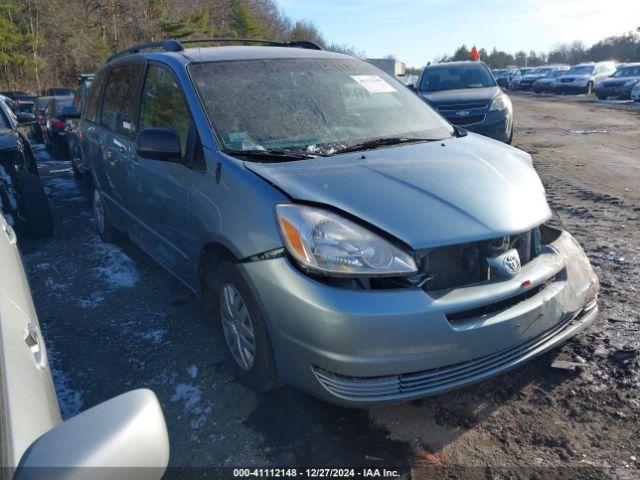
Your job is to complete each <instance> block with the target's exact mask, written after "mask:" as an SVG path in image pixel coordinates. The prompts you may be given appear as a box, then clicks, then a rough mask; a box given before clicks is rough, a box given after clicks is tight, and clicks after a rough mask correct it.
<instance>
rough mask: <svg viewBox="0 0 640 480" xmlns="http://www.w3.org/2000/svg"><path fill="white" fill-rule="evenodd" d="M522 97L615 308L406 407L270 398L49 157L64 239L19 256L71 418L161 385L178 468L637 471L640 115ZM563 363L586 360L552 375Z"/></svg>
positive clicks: (45, 171)
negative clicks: (507, 363) (516, 359)
mask: <svg viewBox="0 0 640 480" xmlns="http://www.w3.org/2000/svg"><path fill="white" fill-rule="evenodd" d="M513 101H514V108H515V112H516V132H515V137H514V144H515V145H516V146H517V147H520V148H522V149H524V150H526V151H528V152H530V153H532V154H533V155H534V158H535V165H536V168H537V169H538V171H539V173H540V175H541V176H542V179H543V181H544V183H545V186H546V188H547V193H548V197H549V201H550V204H551V206H552V207H553V209H554V211H555V212H556V217H557V218H558V219H559V220H560V221H561V222H562V223H563V224H564V225H565V227H566V228H567V229H568V230H569V231H570V232H572V233H573V234H574V235H575V236H576V237H577V238H578V240H579V241H580V242H581V243H582V245H583V246H584V248H585V250H586V251H587V253H588V255H589V258H590V259H591V261H592V262H593V264H594V266H595V268H596V271H597V273H598V276H599V277H600V281H601V284H602V290H601V296H600V307H601V313H600V316H599V318H598V320H597V321H596V323H595V324H594V325H593V326H592V327H591V328H590V329H588V330H587V331H586V332H584V333H582V334H580V335H578V336H577V337H576V338H575V339H573V340H571V341H570V342H568V343H567V344H566V345H565V346H563V347H562V348H561V349H559V350H556V351H553V352H550V353H549V354H547V355H544V356H543V357H540V358H538V359H536V360H534V361H533V362H530V363H529V364H527V365H525V366H523V367H521V368H518V369H516V370H514V371H512V372H510V373H508V374H506V375H503V376H500V377H497V378H495V379H493V380H490V381H487V382H484V383H482V384H479V385H477V386H473V387H469V388H466V389H464V390H461V391H457V392H453V393H449V394H445V395H441V396H438V397H432V398H427V399H424V400H420V401H415V402H411V403H406V404H402V405H397V406H392V407H385V408H375V409H370V410H347V409H343V408H338V407H334V406H331V405H328V404H325V403H322V402H320V401H317V400H315V399H313V398H311V397H309V396H307V395H305V394H303V393H300V392H297V391H296V390H294V389H292V388H288V387H284V388H282V389H280V390H278V391H276V392H273V393H270V394H264V395H256V394H254V393H253V392H251V391H249V390H247V389H246V388H244V387H243V386H242V385H240V384H239V383H237V382H236V381H235V380H234V378H233V375H232V372H231V369H230V368H229V363H228V362H227V359H226V354H225V349H224V339H223V336H222V333H221V330H220V329H219V328H218V327H217V326H216V325H213V324H212V322H211V321H210V319H209V315H208V314H207V312H206V311H205V310H204V308H202V306H201V305H200V303H199V302H198V300H197V299H196V298H195V297H194V296H192V295H191V294H190V293H189V292H188V291H187V290H186V289H185V288H184V287H183V286H182V285H181V284H180V283H179V282H177V281H176V280H174V278H173V277H172V276H171V275H170V274H168V273H167V272H165V271H164V270H163V269H162V268H161V267H160V266H158V265H157V264H155V263H154V262H153V261H152V260H151V259H149V258H148V257H147V256H146V255H145V254H144V253H143V252H141V251H140V250H139V249H138V248H137V247H136V246H134V245H133V244H131V243H130V242H128V241H123V242H122V243H121V244H119V245H116V246H113V245H107V244H104V243H101V241H100V239H99V237H98V236H97V235H96V233H95V231H94V227H93V222H92V216H91V209H90V203H89V198H88V196H87V193H86V191H85V190H84V188H83V186H82V184H80V183H78V182H77V181H76V180H74V178H73V174H72V171H71V168H70V164H69V162H68V161H61V160H52V159H50V158H49V157H48V155H47V154H46V152H44V151H40V152H39V154H38V155H39V157H40V169H41V175H42V177H43V179H44V181H45V186H46V190H47V193H48V196H49V199H50V202H51V206H52V209H53V214H54V216H55V224H56V234H55V236H54V237H53V238H50V239H47V240H44V241H39V242H29V241H25V242H24V244H23V245H22V247H23V253H24V258H25V263H26V266H27V269H28V273H29V277H30V280H31V286H32V292H33V297H34V300H35V304H36V307H37V310H38V313H39V317H40V322H41V324H42V329H43V331H44V336H45V338H46V341H47V345H48V348H49V353H50V362H51V367H52V371H53V376H54V380H55V384H56V389H57V393H58V400H59V402H60V405H61V409H62V413H63V416H64V417H65V418H68V417H70V416H72V415H74V414H76V413H78V412H80V411H82V410H84V409H86V408H89V407H91V406H93V405H95V404H97V403H99V402H102V401H104V400H107V399H109V398H111V397H113V396H115V395H118V394H120V393H123V392H125V391H127V390H130V389H134V388H140V387H147V388H151V389H153V391H154V392H155V393H156V394H157V395H158V398H159V399H160V402H161V404H162V407H163V410H164V414H165V417H166V420H167V425H168V428H169V434H170V440H171V465H172V466H173V467H209V466H243V467H244V466H285V465H315V466H321V465H324V466H329V465H330V466H370V467H375V466H391V465H395V466H400V467H405V468H406V471H407V472H408V471H409V469H410V470H411V473H406V474H405V477H406V478H409V476H410V475H411V476H412V477H413V478H415V479H421V478H434V477H437V478H461V477H464V478H530V477H531V476H533V475H534V474H537V475H538V476H545V477H546V476H554V477H556V478H578V477H580V478H594V479H596V478H598V479H599V478H640V470H639V468H640V447H638V438H640V427H639V422H638V416H639V414H640V393H639V388H638V387H639V386H640V385H639V383H640V369H639V367H640V342H639V335H638V330H639V329H640V321H639V319H638V312H640V296H639V295H638V291H639V289H640V284H639V280H638V279H639V278H640V277H639V276H638V274H639V273H640V267H639V265H640V221H639V218H640V206H639V205H640V153H639V152H640V109H638V108H635V107H634V106H632V105H628V104H624V103H620V104H618V103H605V104H597V103H596V102H593V100H591V99H589V98H587V97H574V98H562V99H557V98H554V97H539V96H531V95H513ZM558 358H559V359H566V360H571V361H575V362H578V363H581V364H582V365H581V366H580V367H579V368H576V369H575V370H563V369H557V368H552V367H551V363H552V362H553V360H554V359H558ZM178 472H184V470H179V469H176V470H173V471H172V473H170V474H169V475H168V478H176V477H177V476H181V474H179V473H178ZM204 473H205V470H202V471H199V476H198V478H203V477H202V476H200V474H202V475H204ZM184 476H185V478H187V477H190V478H192V477H195V476H196V475H195V474H194V473H193V471H190V473H188V474H185V475H184Z"/></svg>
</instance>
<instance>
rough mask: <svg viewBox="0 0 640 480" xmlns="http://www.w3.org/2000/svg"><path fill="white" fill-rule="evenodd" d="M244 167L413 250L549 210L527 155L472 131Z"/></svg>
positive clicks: (476, 236) (497, 230)
mask: <svg viewBox="0 0 640 480" xmlns="http://www.w3.org/2000/svg"><path fill="white" fill-rule="evenodd" d="M363 154H364V155H363ZM363 157H364V158H363ZM245 165H246V167H247V168H249V169H250V170H252V171H253V172H254V173H256V174H257V175H259V176H261V177H262V178H264V179H265V180H267V181H268V182H270V183H272V184H273V185H275V186H276V187H278V188H279V189H281V190H282V191H284V192H285V193H287V194H288V195H289V196H290V197H291V198H292V199H293V200H298V201H307V202H314V203H318V204H324V205H329V206H332V207H334V208H337V209H339V210H342V211H344V212H347V213H349V214H351V215H353V216H355V217H357V218H359V219H361V220H364V221H366V222H368V223H370V224H372V225H375V226H376V227H378V228H380V229H382V230H384V231H386V232H388V233H389V234H391V235H393V236H395V237H397V238H398V239H400V240H402V241H404V242H405V243H406V244H408V245H410V246H411V247H412V248H414V249H422V248H429V247H437V246H442V245H449V244H457V243H464V242H470V241H476V240H482V239H487V238H494V237H500V236H506V235H510V234H513V233H517V232H524V231H526V230H529V229H531V228H533V227H535V226H537V225H539V224H541V223H543V222H544V221H545V220H547V219H548V218H549V217H550V215H551V212H550V211H549V207H548V205H547V202H546V198H545V193H544V188H543V186H542V183H541V182H540V179H539V178H538V175H537V174H536V172H535V170H534V169H533V167H532V164H531V157H530V156H529V155H528V154H526V153H524V152H522V151H520V150H517V149H515V148H513V147H509V146H507V145H504V144H502V143H499V142H496V141H494V140H490V139H487V138H485V137H481V136H479V135H475V134H469V135H468V136H466V137H463V138H454V139H450V140H445V141H437V142H430V143H421V144H413V145H404V146H398V147H393V148H383V149H378V150H373V151H366V152H362V153H354V154H351V153H349V154H343V155H335V156H332V157H327V158H318V159H314V160H302V161H295V162H285V163H256V162H245Z"/></svg>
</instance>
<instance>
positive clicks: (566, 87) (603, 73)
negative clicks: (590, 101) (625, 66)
mask: <svg viewBox="0 0 640 480" xmlns="http://www.w3.org/2000/svg"><path fill="white" fill-rule="evenodd" d="M615 71H616V65H615V63H613V62H598V63H594V62H590V63H581V64H579V65H574V66H572V67H571V68H570V69H569V70H567V71H566V72H565V73H564V74H563V75H560V76H559V77H558V79H557V81H556V84H555V86H554V87H553V93H556V94H563V93H574V94H575V93H584V94H587V95H590V94H591V93H592V92H593V89H594V88H595V86H596V85H597V84H598V83H600V82H601V81H602V80H604V79H605V78H607V77H608V76H609V75H611V74H612V73H613V72H615Z"/></svg>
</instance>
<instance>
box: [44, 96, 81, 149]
mask: <svg viewBox="0 0 640 480" xmlns="http://www.w3.org/2000/svg"><path fill="white" fill-rule="evenodd" d="M43 115H44V119H45V125H44V128H43V129H42V138H43V141H44V142H43V143H44V144H45V145H46V147H47V150H48V151H49V153H51V155H53V157H56V158H64V157H66V156H67V155H68V154H69V142H68V140H67V132H66V121H67V118H69V117H72V116H73V117H75V116H77V115H78V113H77V112H76V110H75V108H74V107H73V97H51V99H50V100H49V103H47V106H46V108H45V109H44V114H43Z"/></svg>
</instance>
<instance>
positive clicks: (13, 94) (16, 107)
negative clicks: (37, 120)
mask: <svg viewBox="0 0 640 480" xmlns="http://www.w3.org/2000/svg"><path fill="white" fill-rule="evenodd" d="M0 94H1V95H3V96H5V97H8V98H10V99H11V100H12V101H13V102H14V104H13V106H12V109H13V111H14V112H16V113H17V112H18V111H23V112H24V111H26V112H29V113H32V112H33V109H31V110H29V109H30V108H31V106H32V105H33V104H35V102H36V99H37V97H34V96H33V95H29V94H28V93H26V92H22V91H20V90H11V91H5V92H0ZM21 103H25V104H26V106H25V107H24V108H23V109H21V107H20V104H21Z"/></svg>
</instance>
